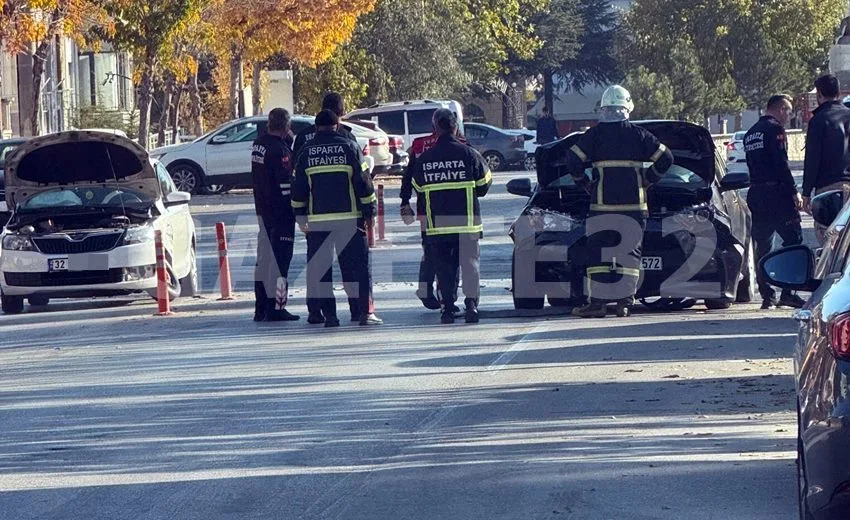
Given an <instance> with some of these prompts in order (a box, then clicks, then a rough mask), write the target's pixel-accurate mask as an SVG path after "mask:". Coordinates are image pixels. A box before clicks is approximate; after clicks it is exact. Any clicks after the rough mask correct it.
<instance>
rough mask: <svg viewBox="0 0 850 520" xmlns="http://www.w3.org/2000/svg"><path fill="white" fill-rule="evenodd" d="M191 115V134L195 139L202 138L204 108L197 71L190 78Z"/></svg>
mask: <svg viewBox="0 0 850 520" xmlns="http://www.w3.org/2000/svg"><path fill="white" fill-rule="evenodd" d="M189 114H190V116H189V119H190V122H189V132H190V133H191V134H192V135H194V136H195V137H201V136H202V135H203V134H204V124H203V120H202V117H203V107H202V106H201V93H200V90H199V89H198V73H197V71H196V72H195V73H194V74H192V76H191V77H190V78H189Z"/></svg>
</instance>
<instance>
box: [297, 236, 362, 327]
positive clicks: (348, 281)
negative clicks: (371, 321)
mask: <svg viewBox="0 0 850 520" xmlns="http://www.w3.org/2000/svg"><path fill="white" fill-rule="evenodd" d="M311 226H312V225H311ZM334 252H336V257H337V261H338V262H339V270H340V272H341V273H342V283H343V287H344V288H345V294H346V295H347V296H348V305H349V310H350V311H351V315H352V318H358V317H359V316H360V315H361V313H367V312H373V311H374V309H373V308H372V276H371V272H370V268H369V243H368V239H367V238H366V231H365V230H364V229H363V228H362V227H358V226H355V225H354V224H349V225H333V226H322V228H320V230H316V229H315V226H313V227H312V228H311V229H310V231H308V233H307V307H308V309H310V308H313V309H318V310H320V311H321V312H322V314H324V316H325V318H328V317H336V298H334V294H333V269H332V268H333V257H334Z"/></svg>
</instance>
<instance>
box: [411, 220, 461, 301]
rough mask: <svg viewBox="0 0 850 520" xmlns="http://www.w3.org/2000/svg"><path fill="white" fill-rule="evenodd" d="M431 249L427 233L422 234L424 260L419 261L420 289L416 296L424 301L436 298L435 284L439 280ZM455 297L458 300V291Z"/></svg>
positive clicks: (454, 294)
mask: <svg viewBox="0 0 850 520" xmlns="http://www.w3.org/2000/svg"><path fill="white" fill-rule="evenodd" d="M430 249H431V245H430V242H429V241H428V239H427V238H426V237H425V233H422V258H421V259H420V260H419V287H418V289H417V290H416V296H418V297H419V298H422V299H424V298H430V297H434V295H435V293H434V283H435V282H436V280H437V268H436V265H435V264H434V261H433V260H434V255H433V254H432V253H430V252H429V251H430ZM458 275H460V273H458ZM453 296H454V299H455V300H457V290H455V292H454V293H453ZM440 301H442V300H440Z"/></svg>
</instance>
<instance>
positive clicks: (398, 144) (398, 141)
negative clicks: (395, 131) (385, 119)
mask: <svg viewBox="0 0 850 520" xmlns="http://www.w3.org/2000/svg"><path fill="white" fill-rule="evenodd" d="M390 147H391V148H397V149H401V148H404V139H402V138H401V137H390Z"/></svg>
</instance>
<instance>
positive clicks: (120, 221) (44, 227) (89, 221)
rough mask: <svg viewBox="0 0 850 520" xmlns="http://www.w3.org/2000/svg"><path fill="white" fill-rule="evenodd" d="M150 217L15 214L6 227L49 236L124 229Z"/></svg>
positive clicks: (92, 214)
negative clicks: (70, 232) (68, 232)
mask: <svg viewBox="0 0 850 520" xmlns="http://www.w3.org/2000/svg"><path fill="white" fill-rule="evenodd" d="M149 219H150V215H148V216H144V215H142V214H133V213H130V214H127V215H124V214H115V213H112V214H110V213H109V212H100V211H98V212H87V213H74V214H62V213H59V214H52V215H47V214H44V213H41V214H39V212H33V213H16V214H15V215H13V217H12V219H11V220H10V221H9V223H8V224H7V225H6V227H7V228H8V229H9V230H10V231H20V232H26V233H29V234H34V235H49V234H53V233H62V232H65V231H91V230H97V229H126V228H128V227H130V226H131V225H139V224H144V223H145V222H146V221H147V220H149Z"/></svg>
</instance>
